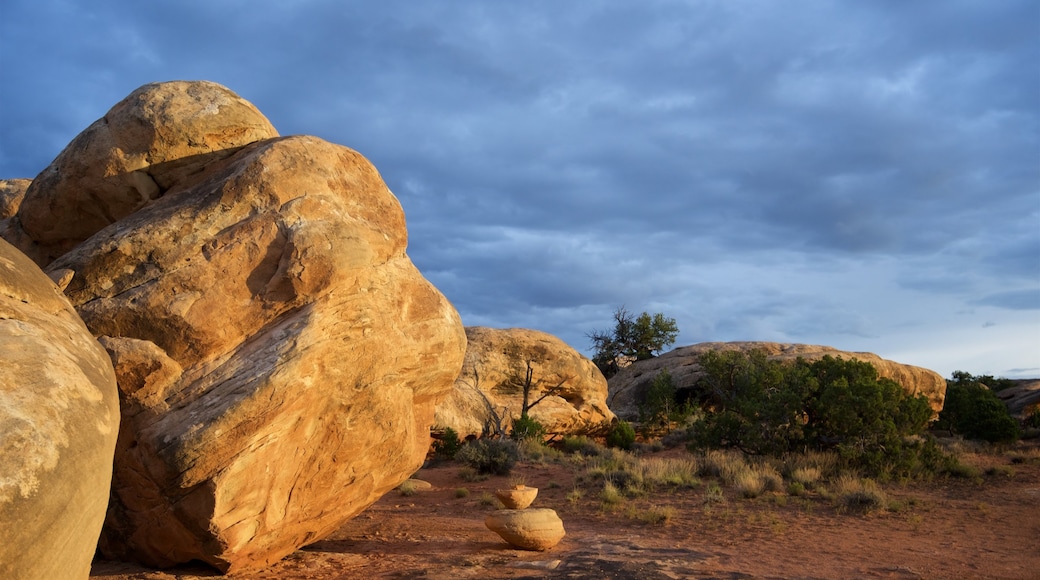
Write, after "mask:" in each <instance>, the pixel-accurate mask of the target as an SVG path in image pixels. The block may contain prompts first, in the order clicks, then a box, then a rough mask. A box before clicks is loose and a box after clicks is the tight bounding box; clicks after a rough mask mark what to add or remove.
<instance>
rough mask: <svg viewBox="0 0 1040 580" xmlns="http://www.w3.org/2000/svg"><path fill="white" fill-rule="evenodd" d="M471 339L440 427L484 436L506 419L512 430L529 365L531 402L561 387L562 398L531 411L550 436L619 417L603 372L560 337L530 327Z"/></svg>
mask: <svg viewBox="0 0 1040 580" xmlns="http://www.w3.org/2000/svg"><path fill="white" fill-rule="evenodd" d="M466 337H467V343H468V346H467V349H466V360H465V364H464V365H463V368H462V373H461V374H460V375H459V377H458V379H457V380H456V381H455V386H454V388H453V389H452V392H451V395H450V396H449V397H448V398H447V399H445V400H444V402H442V403H441V404H440V405H438V406H437V414H436V424H437V426H439V427H451V428H452V429H454V430H455V431H456V432H457V433H458V434H459V436H460V437H466V436H468V435H476V436H480V435H481V433H482V431H484V430H486V429H487V428H488V426H493V427H497V425H494V423H495V422H496V420H500V421H501V426H502V427H503V428H504V429H505V430H507V431H508V430H509V428H510V425H511V423H512V418H515V417H518V416H519V415H520V410H521V408H522V407H523V389H522V387H521V385H522V383H523V380H524V376H525V372H526V368H527V367H526V363H527V361H530V362H531V370H532V382H531V384H532V387H533V388H532V389H531V393H530V401H531V402H533V401H535V400H536V399H538V398H539V397H541V396H542V395H543V394H545V391H546V389H551V388H554V387H557V386H559V390H558V391H557V393H556V394H552V395H550V396H548V397H546V398H545V399H543V400H542V401H541V402H539V403H538V404H537V405H536V406H534V407H533V408H531V411H530V416H531V418H533V419H535V420H537V421H539V422H540V423H541V424H542V425H544V426H545V427H546V428H547V429H548V430H549V431H550V432H555V433H567V432H569V431H572V430H574V429H576V428H578V427H580V426H583V425H586V424H595V423H599V422H601V421H609V420H611V419H613V418H614V414H613V413H611V412H610V409H608V408H607V403H606V398H607V380H606V379H605V378H603V374H602V373H601V372H600V371H599V369H598V368H596V365H595V364H594V363H593V362H592V361H591V360H589V359H587V358H585V357H584V356H582V355H581V354H580V353H579V352H578V351H576V350H574V349H573V348H571V347H570V346H568V345H567V344H566V343H564V342H563V341H562V340H560V339H558V338H556V337H555V336H552V335H551V334H547V333H544V332H540V331H537V330H528V329H524V328H508V329H495V328H485V327H481V326H470V327H466Z"/></svg>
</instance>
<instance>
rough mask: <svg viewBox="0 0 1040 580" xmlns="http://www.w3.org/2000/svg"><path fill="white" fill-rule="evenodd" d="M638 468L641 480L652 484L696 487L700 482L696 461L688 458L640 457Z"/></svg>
mask: <svg viewBox="0 0 1040 580" xmlns="http://www.w3.org/2000/svg"><path fill="white" fill-rule="evenodd" d="M639 468H640V470H641V472H642V476H643V481H645V482H647V483H649V484H652V485H673V486H678V487H696V486H698V485H700V484H701V481H700V480H699V479H697V463H696V462H695V461H693V460H690V459H660V458H650V459H641V460H639Z"/></svg>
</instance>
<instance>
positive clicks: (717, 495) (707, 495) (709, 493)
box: [704, 483, 726, 504]
mask: <svg viewBox="0 0 1040 580" xmlns="http://www.w3.org/2000/svg"><path fill="white" fill-rule="evenodd" d="M704 503H706V504H716V503H726V496H725V494H724V493H723V491H722V486H721V485H719V484H717V483H712V484H709V485H708V487H707V488H706V489H705V490H704Z"/></svg>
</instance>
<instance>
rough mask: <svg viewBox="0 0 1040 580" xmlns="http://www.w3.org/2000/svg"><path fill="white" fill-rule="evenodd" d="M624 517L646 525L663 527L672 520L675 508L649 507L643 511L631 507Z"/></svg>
mask: <svg viewBox="0 0 1040 580" xmlns="http://www.w3.org/2000/svg"><path fill="white" fill-rule="evenodd" d="M626 515H627V516H628V517H629V518H632V519H635V520H639V521H641V522H644V523H647V524H657V525H663V524H667V523H668V522H669V521H671V520H672V518H674V517H675V508H673V507H671V506H664V507H658V506H656V505H651V506H649V507H647V508H644V509H639V508H636V507H635V506H632V507H631V508H630V509H629V510H628V512H627V513H626Z"/></svg>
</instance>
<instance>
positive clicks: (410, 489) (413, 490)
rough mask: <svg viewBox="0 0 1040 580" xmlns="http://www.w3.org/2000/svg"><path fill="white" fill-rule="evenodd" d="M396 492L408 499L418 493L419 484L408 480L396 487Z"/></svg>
mask: <svg viewBox="0 0 1040 580" xmlns="http://www.w3.org/2000/svg"><path fill="white" fill-rule="evenodd" d="M397 491H398V493H400V494H401V495H403V496H405V497H410V496H413V495H415V494H417V493H419V484H417V483H416V482H414V481H412V480H411V479H409V480H407V481H405V482H404V483H402V484H401V485H399V486H397Z"/></svg>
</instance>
